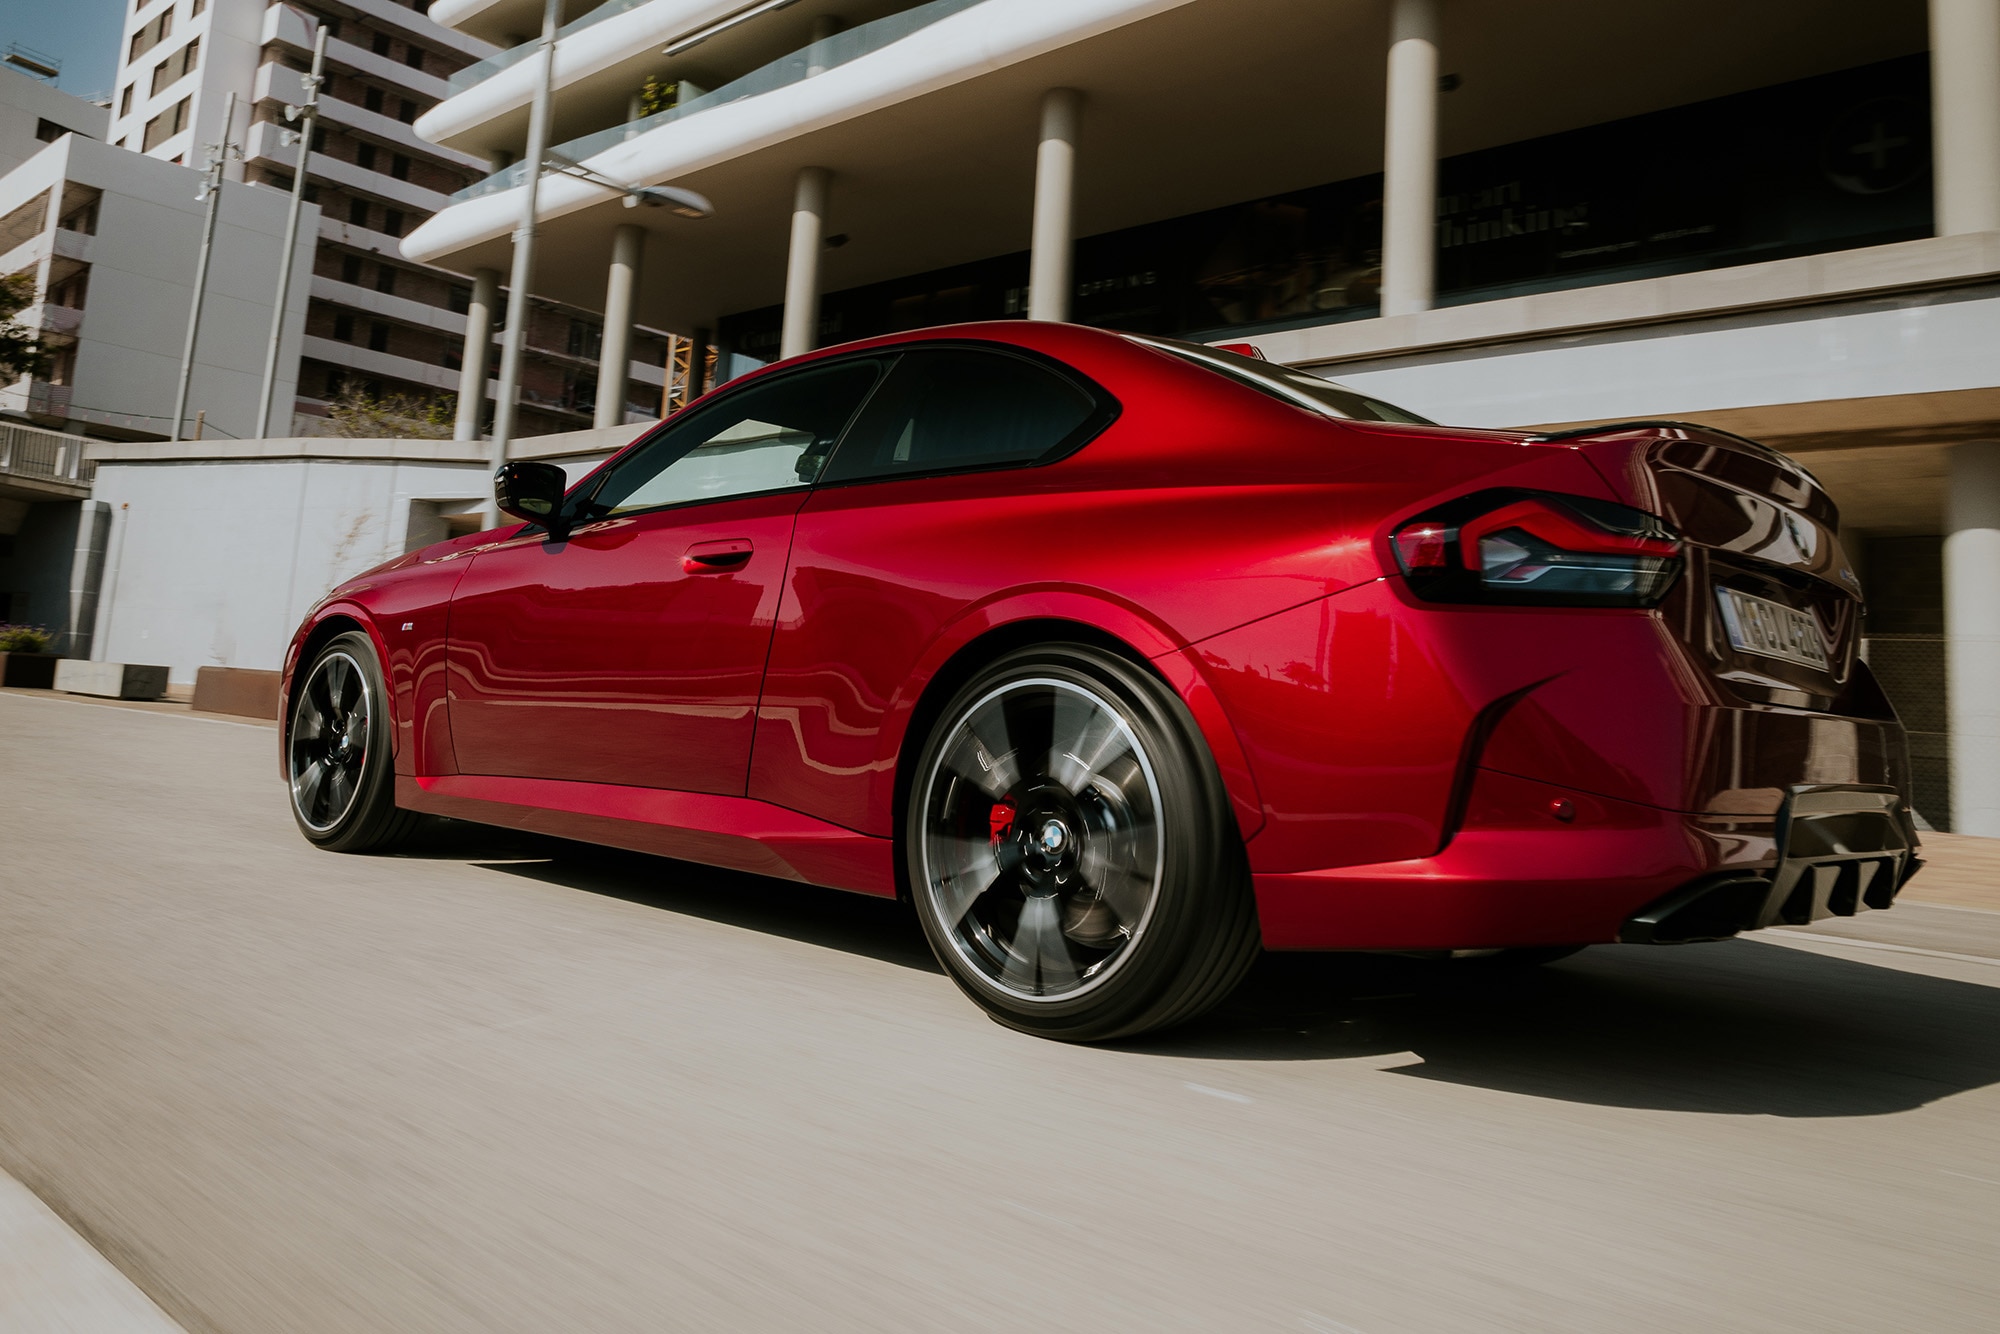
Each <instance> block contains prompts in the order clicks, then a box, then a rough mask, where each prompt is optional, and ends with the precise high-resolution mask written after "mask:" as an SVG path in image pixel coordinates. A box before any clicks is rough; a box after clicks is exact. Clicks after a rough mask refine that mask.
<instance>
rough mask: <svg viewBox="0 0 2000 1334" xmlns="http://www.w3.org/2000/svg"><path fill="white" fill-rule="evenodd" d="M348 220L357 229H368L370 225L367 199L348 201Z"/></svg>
mask: <svg viewBox="0 0 2000 1334" xmlns="http://www.w3.org/2000/svg"><path fill="white" fill-rule="evenodd" d="M347 220H348V221H349V222H351V223H353V224H354V225H355V226H356V227H366V226H367V225H368V201H367V200H365V199H350V200H348V201H347Z"/></svg>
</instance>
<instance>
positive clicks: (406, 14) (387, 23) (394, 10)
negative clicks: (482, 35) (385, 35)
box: [266, 0, 493, 73]
mask: <svg viewBox="0 0 2000 1334" xmlns="http://www.w3.org/2000/svg"><path fill="white" fill-rule="evenodd" d="M341 3H342V5H343V6H345V7H346V8H348V9H351V10H353V11H354V12H355V13H356V14H359V15H361V16H362V17H363V18H366V19H367V20H368V21H369V22H371V23H377V24H380V25H382V26H383V27H386V28H391V29H394V30H395V31H397V32H401V33H406V34H408V35H409V36H411V37H414V38H416V39H417V40H418V41H419V42H420V43H423V44H425V45H429V46H437V47H442V48H444V49H446V50H449V51H456V52H458V53H459V54H460V55H462V56H466V57H468V58H469V59H472V60H484V59H485V58H486V57H487V56H490V55H492V54H493V44H492V43H491V42H483V41H481V40H480V39H479V38H477V37H473V36H470V35H468V34H466V33H464V32H459V31H457V30H455V29H452V28H446V27H441V26H440V25H438V24H436V23H433V22H431V21H430V19H429V18H427V17H425V15H424V12H423V11H422V10H418V9H410V8H408V7H406V6H404V5H399V4H397V3H395V0H341ZM266 12H267V13H268V11H266ZM266 21H267V22H268V19H267V20H266ZM311 46H312V43H311V42H310V41H308V42H307V43H306V47H307V49H308V50H310V49H311ZM414 72H415V71H412V73H414Z"/></svg>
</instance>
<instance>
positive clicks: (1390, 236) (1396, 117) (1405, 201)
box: [1382, 0, 1438, 315]
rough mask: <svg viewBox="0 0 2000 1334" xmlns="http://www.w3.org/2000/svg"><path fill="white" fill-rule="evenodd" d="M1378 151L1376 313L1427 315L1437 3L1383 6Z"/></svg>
mask: <svg viewBox="0 0 2000 1334" xmlns="http://www.w3.org/2000/svg"><path fill="white" fill-rule="evenodd" d="M1387 110H1388V129H1387V132H1386V134H1385V135H1384V140H1383V146H1382V313H1383V314H1384V315H1408V314H1411V313H1412V312H1414V311H1419V310H1429V309H1430V308H1431V298H1432V296H1433V295H1434V292H1435V288H1436V283H1437V155H1438V148H1437V118H1438V0H1390V12H1389V95H1388V107H1387Z"/></svg>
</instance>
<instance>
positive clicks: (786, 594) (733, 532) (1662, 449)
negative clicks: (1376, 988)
mask: <svg viewBox="0 0 2000 1334" xmlns="http://www.w3.org/2000/svg"><path fill="white" fill-rule="evenodd" d="M936 339H952V340H959V341H964V340H974V341H984V342H989V343H999V344H1006V345H1011V346H1014V347H1018V348H1023V349H1027V350H1029V351H1031V352H1033V353H1036V354H1039V355H1042V356H1045V357H1048V358H1052V359H1054V360H1055V361H1058V362H1060V363H1062V364H1064V365H1066V366H1068V367H1070V368H1072V369H1073V370H1074V371H1075V372H1076V373H1077V374H1079V375H1081V376H1082V377H1085V378H1086V379H1087V380H1088V381H1090V382H1091V383H1093V384H1095V385H1097V386H1099V387H1101V389H1102V390H1103V392H1104V393H1105V394H1106V395H1107V396H1108V397H1109V398H1110V399H1111V400H1114V401H1115V403H1116V405H1117V412H1116V416H1115V419H1114V420H1113V421H1112V422H1111V424H1110V425H1109V426H1108V427H1107V428H1106V429H1105V430H1104V431H1103V432H1102V433H1101V434H1100V435H1099V436H1098V437H1097V438H1095V439H1093V440H1091V441H1089V442H1088V443H1087V444H1085V445H1084V446H1083V447H1082V448H1080V449H1078V450H1077V451H1076V452H1074V453H1072V454H1070V455H1069V456H1067V457H1064V458H1062V459H1059V460H1057V461H1055V462H1053V463H1049V464H1045V465H1042V466H1037V467H1026V468H1012V469H996V470H990V471H983V472H966V473H958V474H951V475H934V476H923V477H915V476H913V477H907V478H900V479H896V480H880V481H869V482H857V483H850V484H844V485H824V486H819V487H816V488H811V489H793V490H787V491H783V492H780V493H765V494H760V495H755V496H748V497H743V498H740V499H732V500H725V501H719V502H709V503H703V504H691V505H686V506H683V507H680V508H675V509H663V510H655V511H651V512H647V513H642V514H639V515H636V516H633V517H629V518H625V519H617V520H607V521H601V522H598V523H595V524H590V525H586V526H584V527H583V528H580V529H579V530H578V531H577V532H576V533H575V534H573V535H570V536H569V537H568V538H567V539H566V540H556V539H552V538H550V537H549V536H548V535H547V534H545V533H542V532H540V531H539V530H526V531H523V530H521V529H519V528H509V529H504V530H501V531H500V532H497V533H488V534H481V535H477V536H475V537H472V538H463V539H459V540H457V541H455V542H453V543H447V544H443V545H441V546H439V547H435V548H430V549H427V550H425V551H423V552H418V553H414V554H413V555H411V556H407V557H404V558H403V559H402V560H400V561H396V562H392V563H391V564H390V565H387V566H384V567H383V568H382V569H380V570H376V571H371V572H370V573H369V574H367V575H363V576H361V577H360V578H358V579H356V580H354V581H351V582H350V583H349V584H347V585H344V586H343V587H342V588H341V589H339V590H336V593H335V594H334V595H333V596H332V597H331V598H330V600H329V601H328V602H327V603H326V604H324V605H323V606H322V607H320V608H316V609H315V611H314V612H313V614H312V615H311V616H309V617H308V618H307V622H306V624H305V625H304V626H302V627H301V629H300V631H299V636H298V638H297V639H295V641H294V645H293V651H292V659H288V671H289V669H290V665H291V662H292V661H293V660H295V659H296V657H297V654H298V651H299V648H300V646H301V645H302V644H304V643H305V642H306V640H307V639H308V638H309V637H310V636H311V635H312V634H313V633H314V632H315V627H318V626H322V625H325V624H326V623H327V618H329V617H336V616H339V617H348V618H351V619H353V620H355V621H357V622H359V623H361V624H363V625H366V626H367V627H368V628H369V629H370V631H371V633H372V634H373V635H374V636H375V638H376V641H377V643H378V647H379V650H380V652H381V653H382V656H383V661H384V663H385V664H386V670H387V672H388V674H389V676H390V678H391V682H392V694H393V697H394V708H395V717H396V726H397V737H398V755H397V768H398V772H399V774H402V775H404V777H403V778H402V779H400V780H399V782H398V787H397V796H398V800H399V802H401V803H402V804H405V805H408V806H410V807H413V808H417V809H424V810H430V811H435V812H438V813H442V814H451V815H456V816H459V817H461V818H465V819H470V820H479V821H484V822H488V823H494V824H502V825H510V826H514V827H519V828H526V829H536V830H542V831H545V832H549V833H554V834H561V835H564V836H567V837H573V838H582V839H587V840H593V841H598V842H604V843H610V844H616V845H620V846H625V847H632V848H638V849H642V850H645V851H650V852H657V853H662V854H666V855H672V856H678V857H685V858H689V859H692V860H697V861H704V862H711V863H714V864H717V865H724V866H732V867H737V868H740V869H744V870H750V871H757V872H760V873H766V874H774V875H784V876H790V877H793V878H797V879H803V880H807V881H810V882H813V883H817V884H824V885H832V886H837V887H841V888H848V889H856V890H861V891H864V892H871V893H893V892H894V888H895V883H896V873H895V869H894V868H895V865H896V858H895V844H894V835H895V833H896V831H897V830H898V829H899V826H900V821H899V812H898V810H897V801H898V784H897V780H898V776H899V767H900V766H902V765H903V764H904V763H905V762H906V759H907V757H908V756H909V754H910V751H911V748H912V743H913V741H920V740H921V736H920V731H921V726H922V725H923V723H924V720H925V719H926V717H927V714H926V710H927V709H929V708H934V707H935V705H936V704H937V702H938V700H939V696H940V694H941V693H944V692H948V691H949V690H950V689H951V688H953V686H954V685H955V683H956V682H957V681H960V680H963V679H965V677H966V675H967V673H968V672H969V671H971V670H973V669H974V668H976V667H977V665H978V664H979V663H980V662H982V661H984V660H986V659H987V658H989V657H990V656H991V655H992V654H993V653H996V652H999V651H1003V650H1004V649H1005V648H1008V647H1012V646H1013V645H1015V644H1017V643H1019V642H1022V641H1023V640H1032V639H1035V638H1060V637H1065V636H1068V637H1086V638H1090V639H1093V640H1095V641H1097V642H1099V643H1104V644H1111V645H1116V646H1122V647H1123V649H1124V650H1125V651H1127V652H1129V653H1130V654H1131V655H1132V656H1133V657H1134V658H1135V659H1137V660H1140V661H1144V662H1147V663H1149V664H1151V666H1152V668H1153V669H1154V670H1155V671H1157V672H1158V673H1159V674H1160V676H1161V678H1162V679H1163V680H1165V681H1166V682H1167V683H1168V685H1169V686H1170V687H1171V688H1172V689H1173V690H1174V691H1175V692H1176V693H1177V694H1178V695H1179V696H1180V697H1181V699H1182V700H1183V701H1184V702H1185V703H1186V705H1187V707H1188V709H1189V711H1190V713H1191V715H1192V716H1193V718H1194V720H1195V723H1196V725H1197V727H1198V728H1199V730H1200V733H1201V735H1202V737H1203V739H1204V740H1205V741H1206V743H1207V746H1208V749H1209V752H1210V754H1211V756H1212V757H1213V759H1214V761H1215V763H1216V766H1217V769H1218V770H1219V772H1220V774H1221V776H1222V778H1223V781H1224V785H1225V787H1226V788H1227V790H1228V792H1229V795H1230V798H1231V801H1232V803H1233V806H1234V810H1235V814H1236V819H1237V826H1238V829H1239V831H1240V833H1241V834H1242V836H1243V839H1244V843H1245V848H1246V850H1247V853H1248V856H1249V860H1250V864H1251V868H1252V871H1253V875H1254V878H1255V884H1256V887H1257V895H1258V908H1259V914H1260V918H1261V921H1262V926H1263V931H1264V938H1265V942H1266V944H1267V945H1270V946H1272V947H1275V948H1310V949H1338V948H1369V949H1388V948H1398V949H1451V948H1487V947H1499V946H1507V945H1529V944H1572V943H1581V942H1585V941H1593V940H1608V939H1611V938H1613V936H1614V935H1615V933H1616V931H1617V929H1618V926H1619V923H1620V922H1622V921H1623V920H1624V919H1625V918H1626V917H1628V916H1629V915H1630V914H1631V913H1632V912H1633V911H1634V910H1635V909H1636V908H1638V907H1640V906H1641V905H1644V904H1647V903H1649V902H1651V901H1653V900H1655V899H1657V898H1658V897H1660V896H1661V895H1662V894H1665V893H1667V892H1669V891H1671V890H1674V889H1676V888H1677V887H1680V886H1683V885H1685V884H1687V883H1689V882H1690V881H1691V880H1694V879H1696V878H1698V877H1702V876H1706V875H1710V874H1714V873H1716V872H1717V871H1721V870H1726V869H1730V868H1737V867H1759V866H1761V867H1769V866H1770V865H1772V863H1773V859H1774V857H1775V855H1776V854H1775V843H1774V839H1775V837H1776V834H1775V830H1776V816H1777V812H1778V805H1779V802H1780V801H1781V799H1782V797H1783V795H1784V793H1785V791H1786V790H1787V789H1789V788H1790V787H1791V786H1793V785H1795V784H1800V783H1807V782H1815V783H1862V784H1879V785H1885V786H1889V787H1894V788H1898V789H1900V790H1902V791H1903V792H1904V793H1905V795H1906V796H1907V789H1908V782H1907V773H1908V765H1907V759H1906V756H1905V753H1904V749H1903V739H1902V731H1901V728H1900V726H1899V725H1898V724H1897V723H1896V721H1895V719H1894V716H1893V713H1892V712H1891V711H1890V710H1889V709H1888V706H1887V704H1886V702H1885V701H1884V700H1883V699H1882V697H1881V694H1880V691H1879V690H1878V689H1877V688H1876V687H1875V686H1874V683H1873V679H1872V677H1870V676H1869V675H1868V673H1867V669H1866V667H1865V665H1863V664H1860V663H1859V662H1858V661H1857V660H1856V657H1855V648H1856V643H1857V639H1856V634H1857V628H1858V619H1857V618H1858V609H1859V602H1858V597H1857V595H1856V590H1855V585H1854V582H1853V579H1852V575H1851V572H1850V571H1848V570H1847V566H1846V561H1845V557H1844V555H1842V553H1841V551H1840V545H1839V538H1838V534H1837V515H1835V513H1834V512H1833V510H1832V507H1831V505H1830V503H1829V502H1827V501H1826V498H1825V496H1824V495H1823V493H1821V492H1820V491H1819V489H1818V487H1817V486H1816V484H1814V483H1813V482H1812V480H1811V479H1810V477H1808V476H1806V475H1805V474H1803V473H1802V472H1800V471H1799V470H1798V469H1796V468H1795V467H1793V466H1791V465H1789V464H1787V463H1785V462H1784V461H1783V460H1782V459H1780V458H1778V457H1777V456H1773V455H1769V454H1768V453H1767V452H1765V451H1762V450H1760V449H1759V448H1758V447H1755V446H1749V445H1746V444H1744V443H1743V442H1738V441H1734V440H1733V439H1732V438H1730V437H1727V436H1723V435H1720V434H1717V433H1713V432H1705V431H1702V430H1700V429H1698V428H1688V427H1679V426H1671V425H1662V426H1649V427H1645V428H1635V429H1622V428H1621V429H1618V430H1613V431H1609V432H1606V433H1603V434H1601V435H1598V436H1580V437H1575V438H1568V439H1541V438H1538V437H1533V436H1530V435H1528V434H1526V433H1523V432H1497V431H1474V430H1456V429H1445V428H1437V427H1422V426H1401V425H1387V424H1376V423H1364V422H1349V421H1335V420H1331V419H1328V418H1326V417H1323V416H1320V415H1318V414H1315V413H1311V412H1308V411H1306V410H1304V409H1302V408H1299V407H1294V406H1292V405H1290V404H1288V403H1286V402H1283V401H1281V400H1279V399H1276V398H1272V397H1267V396H1265V395H1263V394H1260V393H1258V392H1256V391H1255V390H1253V389H1250V388H1247V387H1245V386H1244V385H1241V384H1238V383H1236V382H1233V381H1231V380H1229V379H1227V378H1225V377H1223V376H1221V375H1218V374H1215V373H1213V372H1211V371H1208V370H1204V369H1201V368H1198V367H1196V366H1193V365H1191V364H1188V363H1186V362H1184V361H1182V360H1181V359H1179V358H1177V357H1175V356H1173V355H1171V354H1169V353H1167V352H1163V351H1161V350H1158V349H1155V348H1150V347H1146V346H1144V345H1141V344H1138V343H1134V342H1132V341H1130V340H1128V339H1125V338H1122V337H1119V336H1116V335H1112V334H1107V333H1103V332H1100V331H1095V330H1088V329H1082V328H1077V327H1074V326H1061V325H1037V324H1027V323H1006V324H993V325H979V326H961V327H958V328H953V329H944V330H928V331H924V332H922V333H917V334H906V335H897V336H894V337H890V338H885V339H877V340H872V341H871V342H869V343H866V344H856V345H852V346H849V347H846V348H835V349H829V350H827V351H825V352H821V353H816V354H814V355H813V356H812V357H809V358H806V359H803V360H806V361H823V360H827V359H832V358H838V357H842V356H847V355H852V354H855V353H857V352H864V351H874V350H879V349H882V348H894V347H897V346H901V345H906V344H911V343H921V342H925V341H931V340H936ZM795 364H797V363H787V364H786V365H784V366H779V367H773V368H770V369H769V370H766V371H764V372H760V373H758V374H757V375H755V376H752V377H747V378H746V379H745V380H742V381H738V382H736V383H735V384H732V385H729V386H725V387H724V388H722V389H720V390H718V391H716V393H718V394H729V393H734V392H736V391H737V389H738V388H739V387H741V386H746V385H751V384H755V383H759V382H761V381H763V380H765V379H766V378H767V377H769V376H771V375H777V374H783V373H785V371H786V370H787V369H788V368H789V367H790V366H791V365H795ZM635 447H636V446H635ZM1501 488H1507V489H1514V490H1518V491H1523V492H1552V493H1557V494H1561V495H1571V496H1581V497H1588V498H1592V499H1596V500H1610V501H1617V502H1619V503H1622V504H1626V505H1631V506H1634V507H1637V508H1640V509H1644V510H1646V511H1648V512H1650V513H1653V514H1656V515H1659V516H1661V517H1662V518H1664V519H1666V520H1667V521H1668V522H1669V523H1670V524H1671V525H1672V526H1673V527H1674V528H1675V529H1676V530H1677V531H1678V532H1679V533H1680V534H1681V535H1682V537H1683V538H1684V539H1685V550H1684V554H1683V556H1682V559H1683V561H1684V569H1683V570H1682V573H1681V575H1680V577H1679V580H1678V582H1677V584H1676V585H1675V586H1674V587H1673V589H1672V590H1670V592H1669V593H1668V595H1667V597H1666V599H1665V601H1663V602H1662V603H1661V604H1660V605H1659V606H1658V607H1655V608H1650V609H1639V608H1561V607H1525V606H1480V605H1464V604H1454V605H1442V604H1436V603H1427V602H1425V601H1423V599H1421V598H1420V597H1418V596H1416V594H1414V593H1413V592H1412V591H1411V589H1410V587H1409V586H1408V584H1407V583H1406V581H1405V580H1404V578H1403V577H1402V576H1401V575H1400V574H1399V573H1397V571H1398V569H1399V567H1398V565H1397V563H1396V561H1395V558H1394V554H1393V551H1392V548H1391V543H1392V540H1393V535H1394V534H1395V533H1396V531H1397V529H1398V528H1399V527H1400V526H1401V525H1403V524H1405V523H1406V522H1408V521H1409V520H1411V519H1412V518H1415V517H1417V516H1419V515H1423V514H1426V513H1429V512H1432V511H1434V510H1435V509H1436V507H1437V506H1438V505H1439V504H1441V503H1442V502H1445V501H1448V500H1451V499H1453V498H1456V497H1459V496H1462V495H1466V494H1468V493H1471V492H1474V491H1486V490H1495V489H1501ZM1529 505H1530V508H1532V506H1533V502H1529ZM1523 512H1524V513H1525V512H1527V511H1523ZM1557 518H1558V519H1560V518H1561V516H1560V514H1558V516H1557ZM1436 538H1437V541H1438V542H1443V541H1445V540H1447V539H1446V536H1445V534H1443V533H1440V534H1437V535H1436ZM1440 549H1442V548H1440ZM1720 586H1731V587H1736V588H1738V589H1739V590H1740V591H1744V592H1746V593H1754V594H1756V595H1758V596H1767V597H1770V598H1772V599H1774V600H1780V601H1786V602H1788V603H1790V604H1791V605H1794V606H1796V607H1798V608H1801V609H1804V610H1807V611H1809V612H1810V613H1811V615H1813V616H1814V618H1815V619H1816V623H1817V624H1819V625H1820V626H1821V629H1822V633H1823V634H1824V636H1825V637H1826V640H1827V648H1828V653H1829V660H1830V661H1831V662H1832V664H1833V668H1832V670H1831V671H1817V670H1815V669H1811V668H1807V667H1803V666H1795V665H1792V664H1788V663H1784V662H1781V661H1777V660H1773V659H1768V658H1756V657H1754V656H1748V655H1745V654H1742V653H1739V652H1738V651H1736V650H1735V649H1733V648H1732V647H1731V646H1730V644H1729V642H1728V640H1727V638H1726V636H1724V635H1723V633H1722V631H1721V628H1720V626H1719V622H1718V616H1717V613H1716V611H1715V596H1714V589H1715V588H1717V587H1720ZM288 679H289V678H288Z"/></svg>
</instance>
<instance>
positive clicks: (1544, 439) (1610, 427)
mask: <svg viewBox="0 0 2000 1334" xmlns="http://www.w3.org/2000/svg"><path fill="white" fill-rule="evenodd" d="M1649 428H1652V429H1661V430H1671V431H1704V432H1706V433H1707V434H1709V435H1719V436H1722V437H1723V438H1724V439H1727V440H1734V441H1735V442H1736V443H1737V444H1739V445H1748V446H1750V447H1751V448H1752V449H1754V450H1756V451H1757V452H1758V453H1760V454H1775V455H1777V456H1778V457H1779V458H1781V459H1784V460H1785V462H1786V463H1791V462H1792V461H1791V460H1790V459H1787V458H1785V456H1784V455H1782V454H1779V453H1778V451H1777V450H1775V449H1773V448H1771V447H1770V446H1769V445H1767V444H1765V443H1763V442H1762V441H1761V440H1752V439H1751V438H1750V437H1749V436H1747V435H1738V434H1736V432H1734V431H1725V430H1723V429H1722V428H1721V427H1720V426H1704V425H1702V423H1700V422H1683V421H1664V420H1661V421H1651V420H1648V421H1631V422H1605V423H1604V424H1603V425H1601V426H1572V427H1571V428H1570V429H1569V430H1567V431H1540V432H1537V433H1536V434H1534V435H1531V436H1529V437H1528V442H1529V443H1533V444H1538V445H1539V444H1547V443H1549V442H1551V441H1556V440H1580V439H1582V438H1583V437H1585V436H1589V435H1617V434H1618V433H1619V432H1621V431H1643V430H1646V429H1649ZM1793 466H1794V467H1796V466H1797V465H1796V464H1793Z"/></svg>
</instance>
